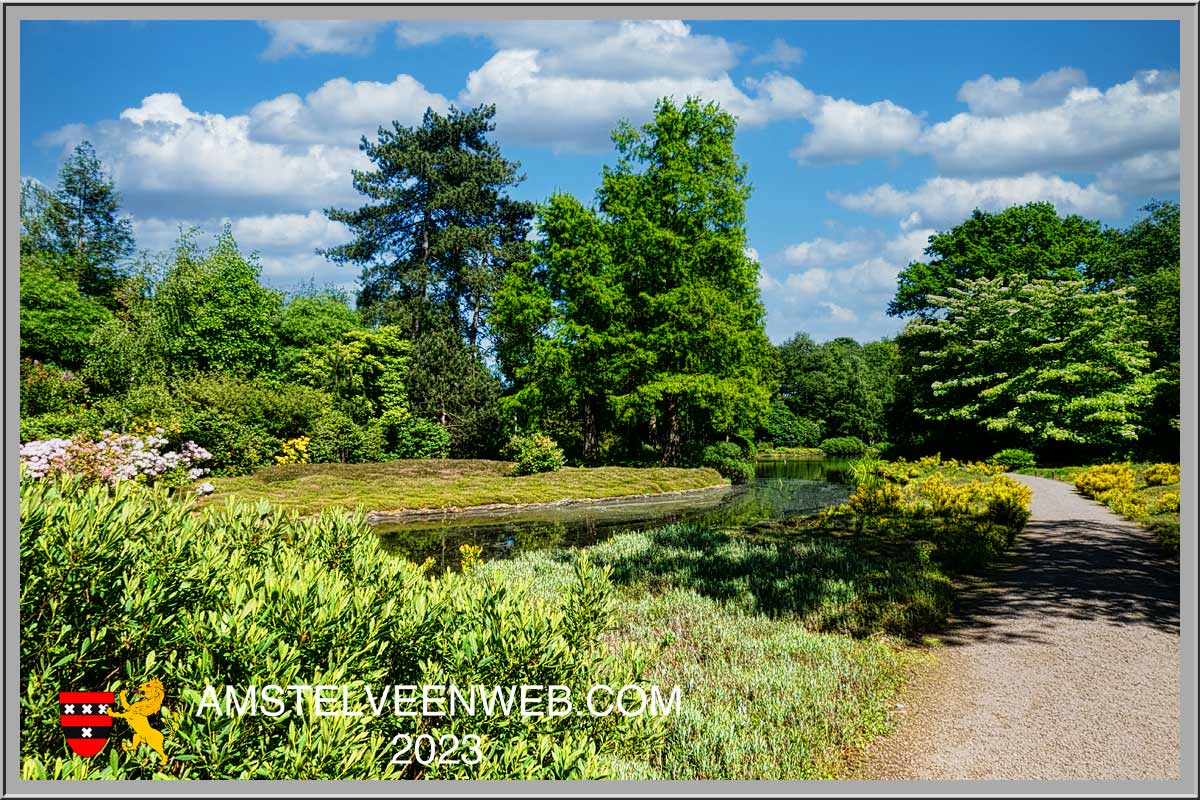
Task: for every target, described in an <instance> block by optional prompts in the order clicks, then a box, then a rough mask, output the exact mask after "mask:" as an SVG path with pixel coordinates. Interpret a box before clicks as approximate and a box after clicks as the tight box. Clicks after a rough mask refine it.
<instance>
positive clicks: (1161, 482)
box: [1142, 464, 1179, 486]
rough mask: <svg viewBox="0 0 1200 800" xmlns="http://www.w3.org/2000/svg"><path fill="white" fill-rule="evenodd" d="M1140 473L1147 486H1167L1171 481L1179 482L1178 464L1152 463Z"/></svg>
mask: <svg viewBox="0 0 1200 800" xmlns="http://www.w3.org/2000/svg"><path fill="white" fill-rule="evenodd" d="M1142 475H1143V477H1145V479H1146V484H1147V485H1149V486H1169V485H1170V484H1172V483H1179V465H1178V464H1154V465H1152V466H1149V467H1146V471H1145V472H1143V473H1142Z"/></svg>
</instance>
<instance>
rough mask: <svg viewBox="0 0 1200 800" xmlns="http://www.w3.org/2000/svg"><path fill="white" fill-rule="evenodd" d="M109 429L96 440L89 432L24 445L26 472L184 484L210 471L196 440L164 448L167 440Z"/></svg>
mask: <svg viewBox="0 0 1200 800" xmlns="http://www.w3.org/2000/svg"><path fill="white" fill-rule="evenodd" d="M159 433H162V429H158V433H152V434H149V435H145V436H135V435H133V434H116V433H112V432H111V431H105V432H104V433H103V435H102V436H101V437H100V438H99V439H98V440H97V439H94V438H92V437H90V436H87V435H82V434H81V435H78V436H74V437H72V438H70V439H44V440H40V441H33V442H26V443H25V444H23V445H22V446H21V466H22V467H23V468H24V470H23V471H24V475H25V477H27V478H34V479H40V478H46V477H58V476H64V477H77V478H79V479H81V480H82V481H83V482H84V483H86V484H97V483H109V484H113V485H115V484H117V483H119V482H120V481H137V482H139V483H153V482H159V483H163V484H166V485H168V486H182V485H183V484H185V483H188V482H190V481H194V480H196V479H198V478H200V477H202V476H203V475H205V474H207V473H208V470H207V469H205V468H203V467H199V466H197V464H199V463H200V462H202V461H208V460H209V459H210V458H212V454H210V453H209V452H208V451H207V450H205V449H204V448H203V447H201V446H200V445H198V444H196V443H195V442H184V443H183V444H182V445H180V447H179V449H178V450H168V451H166V452H163V450H162V448H163V446H164V445H166V444H167V440H166V439H164V438H163V437H162V436H160V435H158V434H159Z"/></svg>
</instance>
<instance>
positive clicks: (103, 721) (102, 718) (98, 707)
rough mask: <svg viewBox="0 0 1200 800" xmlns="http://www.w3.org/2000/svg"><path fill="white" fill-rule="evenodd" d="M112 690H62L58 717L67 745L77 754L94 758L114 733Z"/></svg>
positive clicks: (59, 695) (59, 697)
mask: <svg viewBox="0 0 1200 800" xmlns="http://www.w3.org/2000/svg"><path fill="white" fill-rule="evenodd" d="M114 702H115V699H114V697H113V692H59V693H58V704H59V720H60V721H61V722H62V726H63V732H64V733H65V734H66V735H67V744H68V745H70V746H71V749H72V750H73V751H74V752H75V753H77V754H78V755H81V756H83V757H84V758H91V757H92V756H94V755H96V754H97V753H99V752H100V751H101V750H103V749H104V743H105V742H107V741H108V735H109V734H110V733H112V723H113V718H112V717H110V716H109V715H108V710H109V709H110V708H112V707H113V703H114Z"/></svg>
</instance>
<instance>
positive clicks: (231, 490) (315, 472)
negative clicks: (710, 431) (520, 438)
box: [206, 459, 729, 514]
mask: <svg viewBox="0 0 1200 800" xmlns="http://www.w3.org/2000/svg"><path fill="white" fill-rule="evenodd" d="M512 471H513V469H512V464H510V463H508V462H506V461H483V460H466V459H426V460H419V461H387V462H383V463H375V464H291V465H287V466H277V467H267V468H265V469H260V470H258V471H257V472H255V473H253V474H252V475H244V476H241V477H236V478H219V479H216V480H214V481H213V484H214V485H215V486H216V491H215V492H214V493H213V494H212V495H210V496H209V498H208V500H207V501H206V503H208V504H212V503H214V502H215V503H221V502H223V501H224V500H225V499H226V498H229V497H235V498H237V499H239V500H253V501H258V500H267V501H269V502H270V503H271V504H272V505H273V506H275V507H277V508H281V509H286V510H288V511H298V512H300V513H302V514H315V513H318V512H320V511H322V510H324V509H330V508H334V509H338V508H340V509H346V510H353V509H355V508H362V509H365V510H367V511H380V512H387V511H404V510H412V509H424V508H465V507H467V506H481V505H490V504H492V503H509V504H517V503H548V502H552V501H555V500H573V499H586V498H596V499H600V498H608V497H621V496H624V495H638V494H657V493H660V492H672V491H681V490H685V489H701V488H704V487H707V486H715V485H717V484H726V483H728V482H729V481H728V480H726V479H725V478H722V477H721V475H720V473H718V472H717V471H716V470H713V469H708V468H702V469H682V468H676V467H595V468H576V467H565V468H563V469H561V470H558V471H557V472H544V473H541V474H539V475H523V476H514V475H513V474H512Z"/></svg>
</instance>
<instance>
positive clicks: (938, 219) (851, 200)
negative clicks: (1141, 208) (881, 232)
mask: <svg viewBox="0 0 1200 800" xmlns="http://www.w3.org/2000/svg"><path fill="white" fill-rule="evenodd" d="M829 198H830V199H831V200H833V201H834V202H835V203H837V204H838V205H841V206H842V207H844V208H849V209H852V210H855V211H865V212H867V213H870V214H880V215H894V216H897V217H907V218H908V219H912V214H913V213H916V214H917V215H919V219H920V220H921V221H923V222H924V224H927V225H939V226H944V225H950V224H954V223H957V222H959V221H961V220H962V219H963V218H964V217H966V216H968V215H969V214H970V213H971V212H972V211H974V210H975V209H976V208H979V209H982V210H984V211H1000V210H1002V209H1005V208H1007V207H1009V206H1012V205H1017V204H1020V203H1028V202H1033V201H1046V202H1050V203H1053V204H1054V207H1055V208H1056V209H1057V210H1058V211H1059V212H1061V213H1065V214H1081V215H1083V216H1088V217H1107V216H1117V215H1119V214H1120V213H1121V202H1120V199H1119V198H1118V197H1117V196H1116V195H1115V194H1113V193H1112V192H1108V191H1105V190H1103V189H1102V188H1100V187H1098V186H1096V185H1094V184H1093V185H1091V186H1086V187H1085V186H1080V185H1079V184H1077V183H1073V182H1071V181H1068V180H1064V179H1063V178H1060V177H1058V176H1056V175H1040V174H1037V173H1030V174H1028V175H1022V176H1020V177H1017V178H988V179H984V180H977V181H970V180H964V179H962V178H944V177H936V178H930V179H928V180H926V181H924V182H922V183H921V184H920V185H919V186H918V187H917V188H915V189H912V190H909V191H905V190H901V189H897V188H895V187H894V186H892V185H891V184H886V183H885V184H883V185H881V186H876V187H873V188H871V189H868V190H866V191H864V192H859V193H857V194H840V193H837V192H830V193H829Z"/></svg>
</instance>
